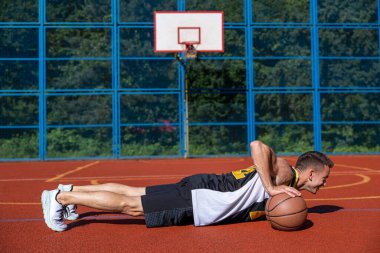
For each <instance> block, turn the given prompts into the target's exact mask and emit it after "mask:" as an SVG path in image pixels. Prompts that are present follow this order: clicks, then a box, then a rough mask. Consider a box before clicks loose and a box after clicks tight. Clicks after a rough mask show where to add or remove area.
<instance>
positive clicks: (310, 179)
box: [307, 169, 315, 181]
mask: <svg viewBox="0 0 380 253" xmlns="http://www.w3.org/2000/svg"><path fill="white" fill-rule="evenodd" d="M307 173H308V174H307V175H308V180H309V181H313V176H314V173H315V172H314V169H309V170H308V171H307Z"/></svg>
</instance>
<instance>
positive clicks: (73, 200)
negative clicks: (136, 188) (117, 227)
mask: <svg viewBox="0 0 380 253" xmlns="http://www.w3.org/2000/svg"><path fill="white" fill-rule="evenodd" d="M57 201H58V202H59V203H60V204H62V205H68V204H75V205H83V206H87V207H91V208H95V209H99V210H104V211H112V212H120V213H124V214H128V215H131V216H141V215H144V211H143V207H142V204H141V197H140V196H126V195H123V194H118V193H114V192H109V191H93V192H60V193H59V194H58V195H57Z"/></svg>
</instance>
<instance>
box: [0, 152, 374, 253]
mask: <svg viewBox="0 0 380 253" xmlns="http://www.w3.org/2000/svg"><path fill="white" fill-rule="evenodd" d="M331 158H332V159H333V160H334V162H335V164H336V166H335V167H334V169H333V170H332V172H331V175H330V177H329V179H328V184H327V187H326V188H324V189H321V190H320V191H319V193H318V194H317V195H312V194H308V193H306V192H303V197H304V198H305V199H306V202H307V205H308V208H309V214H308V220H307V222H306V226H305V227H304V228H303V229H302V230H300V231H294V232H281V231H276V230H273V229H272V228H271V227H270V225H269V223H268V222H267V221H256V222H247V223H239V224H228V225H218V226H208V227H194V226H192V225H186V226H177V227H165V228H153V229H148V228H146V227H145V223H144V220H143V219H142V218H132V217H130V216H127V215H122V214H116V213H105V212H101V211H97V210H93V209H89V208H84V207H79V208H78V211H79V213H81V217H80V219H79V220H77V221H72V222H68V223H69V226H70V229H69V230H67V231H65V232H61V233H59V232H54V231H52V230H50V229H49V228H48V227H47V226H46V225H45V223H44V221H43V214H42V208H41V204H40V197H41V192H42V191H43V190H44V189H54V188H56V187H57V185H58V184H59V183H65V184H69V183H73V184H76V185H83V184H100V183H106V182H117V183H123V184H129V185H133V186H145V185H152V184H164V183H171V182H176V181H178V180H179V179H181V178H182V177H184V176H187V175H190V174H195V173H208V172H215V173H222V172H229V171H231V170H236V169H244V168H245V167H248V166H249V165H251V160H250V158H248V157H247V158H212V159H187V160H185V159H183V160H170V159H169V160H117V161H109V160H100V161H65V162H5V163H0V252H1V253H5V252H282V253H283V252H292V253H295V252H374V253H375V252H376V253H379V252H380V228H379V227H380V156H370V155H368V156H332V157H331ZM286 159H288V161H289V162H290V163H291V164H293V165H294V163H295V158H294V157H286Z"/></svg>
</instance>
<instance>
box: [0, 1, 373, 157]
mask: <svg viewBox="0 0 380 253" xmlns="http://www.w3.org/2000/svg"><path fill="white" fill-rule="evenodd" d="M40 2H42V3H46V17H45V18H46V20H38V19H39V6H38V4H39V3H40ZM119 2H120V6H114V7H116V8H118V9H117V13H118V15H119V16H118V17H116V19H115V17H113V16H112V13H111V12H112V8H111V0H75V1H62V0H48V1H38V0H12V1H11V0H3V1H0V22H21V25H17V24H16V25H14V24H12V26H10V25H9V26H8V24H7V23H5V24H6V25H5V26H2V27H1V28H0V37H1V41H0V127H1V128H0V130H1V134H0V158H39V150H40V146H39V145H40V144H41V143H44V142H45V141H46V157H47V158H62V157H68V158H69V157H82V156H89V157H96V156H105V157H112V155H113V154H114V152H115V150H116V152H119V153H120V155H121V156H122V157H126V156H160V155H164V156H177V155H181V152H182V150H181V148H183V147H184V145H183V144H184V142H185V140H184V137H183V132H184V131H187V130H188V131H189V136H190V143H189V149H190V150H189V151H190V154H191V155H240V154H247V148H248V141H249V138H251V136H250V135H249V131H251V132H255V134H256V135H255V136H254V138H257V139H260V140H263V141H264V142H266V143H268V144H269V145H271V146H272V147H273V148H274V149H275V150H276V151H277V152H281V153H289V152H304V151H305V150H311V149H314V137H315V136H314V131H315V129H314V126H313V122H314V119H315V116H316V115H313V113H314V112H316V111H317V110H314V109H318V110H320V111H321V115H320V116H321V120H322V125H321V130H322V141H323V143H322V144H323V147H322V148H323V151H325V152H358V153H360V152H380V146H379V143H380V136H379V133H380V124H379V123H378V122H379V121H380V119H379V115H380V105H379V102H378V101H380V96H379V92H368V90H366V88H371V89H372V88H378V87H379V83H380V63H379V60H378V57H379V55H380V52H379V47H378V45H379V29H378V20H377V19H378V13H377V11H378V6H377V4H378V2H377V1H354V0H343V1H333V0H319V1H318V2H317V4H318V13H317V19H318V25H319V27H318V34H317V36H318V48H313V45H312V38H313V36H314V35H315V34H313V33H312V29H311V28H312V27H311V24H310V22H311V21H312V17H311V16H310V15H311V14H314V13H313V12H311V11H310V7H311V6H312V5H311V2H310V1H309V0H308V1H306V0H299V1H297V0H278V1H264V0H252V1H248V2H247V1H243V0H239V1H236V0H210V1H201V0H186V1H177V0H168V1H153V0H146V1H136V0H120V1H119ZM180 2H182V3H184V4H186V6H185V7H186V10H222V11H224V13H225V22H226V26H225V37H224V42H225V52H224V53H201V54H200V59H198V60H194V61H188V62H187V63H186V68H182V65H181V63H179V62H178V61H177V60H176V59H175V58H174V57H173V55H172V54H165V53H160V54H156V53H154V51H153V46H154V30H153V26H152V22H153V12H154V11H155V10H177V9H178V7H179V6H178V3H180ZM246 3H251V4H252V6H251V7H252V8H250V9H252V13H247V12H246V9H245V8H244V5H245V4H246ZM114 20H117V24H115V25H116V27H117V29H116V33H113V32H115V31H114V30H113V25H114V24H113V23H112V22H113V21H114ZM23 22H30V23H28V25H27V26H25V25H23ZM40 22H41V23H43V28H44V29H42V30H41V29H40ZM80 22H83V23H80ZM249 22H252V23H249ZM343 22H347V23H355V24H354V25H351V26H350V27H349V28H342V27H339V26H336V24H338V25H340V24H342V23H343ZM330 23H332V25H329V26H327V25H326V26H324V24H330ZM368 23H370V24H371V25H367V24H368ZM93 24H95V25H93ZM268 24H273V26H268ZM360 24H366V25H363V26H360ZM248 29H252V30H251V31H250V30H248ZM250 33H252V38H247V37H246V35H248V34H250ZM41 35H45V40H46V44H44V45H42V44H41V43H42V41H40V36H41ZM115 37H116V39H117V40H116V43H118V45H117V47H116V48H114V46H115V44H116V43H114V42H115V41H113V39H114V38H115ZM250 41H252V44H251V45H249V44H248V43H249V42H250ZM41 45H42V46H43V47H41ZM41 48H44V49H45V51H44V52H42V53H43V55H44V57H45V58H44V62H43V64H42V65H41V64H40V62H39V56H40V54H41V52H40V51H39V50H40V49H41ZM313 49H314V51H313ZM248 52H251V54H252V55H251V56H250V57H253V62H248V61H247V57H248V56H247V55H246V54H247V53H248ZM314 53H318V55H316V57H317V58H318V60H317V62H312V59H315V58H313V56H314ZM115 54H116V56H117V58H116V59H117V60H118V62H117V63H116V64H115V61H113V57H114V56H115ZM250 59H251V58H250ZM317 64H319V65H317ZM41 66H44V68H42V69H40V67H41ZM249 67H250V68H251V69H250V70H249V69H248V68H249ZM251 70H252V71H253V76H250V75H249V73H252V72H251ZM317 70H319V72H318V73H317V72H316V71H317ZM183 71H186V80H183V75H182V74H183ZM40 73H43V74H44V76H39V74H40ZM41 80H42V82H41ZM313 80H314V81H315V82H318V81H319V85H320V87H321V90H320V91H321V92H320V105H321V106H320V108H314V106H315V103H314V99H315V98H316V97H315V96H314V91H315V90H314V89H312V83H313ZM250 82H252V83H250ZM185 84H186V87H187V88H188V89H187V90H186V97H187V98H188V101H187V103H188V120H189V129H185V127H184V126H183V124H182V122H183V121H182V120H183V119H184V116H185V115H184V112H185V111H184V109H185V108H184V101H183V99H184V98H183V96H184V95H185V94H184V91H183V86H185ZM41 88H43V89H44V90H41ZM330 88H334V89H335V88H346V90H342V91H341V92H339V93H338V92H336V90H335V91H333V92H331V91H332V90H330ZM273 90H276V92H272V91H273ZM279 90H280V91H281V92H278V91H279ZM376 91H378V90H376ZM249 92H253V96H252V97H250V96H247V94H249ZM249 106H252V107H253V108H249ZM253 109H254V110H253ZM249 112H252V115H249V114H248V113H249ZM41 113H43V114H41ZM45 115H46V119H45ZM41 120H43V122H41ZM115 122H117V124H114V123H115ZM251 123H253V125H249V124H251ZM40 125H41V128H40ZM113 125H116V126H117V129H112V126H113ZM44 129H46V130H44ZM40 130H42V131H40ZM44 131H46V132H44ZM40 134H41V136H40ZM40 138H44V139H40ZM118 142H120V146H118V145H116V144H115V143H118ZM119 153H118V154H119Z"/></svg>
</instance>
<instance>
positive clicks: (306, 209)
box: [268, 208, 307, 217]
mask: <svg viewBox="0 0 380 253" xmlns="http://www.w3.org/2000/svg"><path fill="white" fill-rule="evenodd" d="M305 210H307V208H305V209H303V210H302V211H298V212H296V213H289V214H286V215H270V214H268V217H283V216H289V215H294V214H298V213H302V212H303V211H305Z"/></svg>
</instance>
